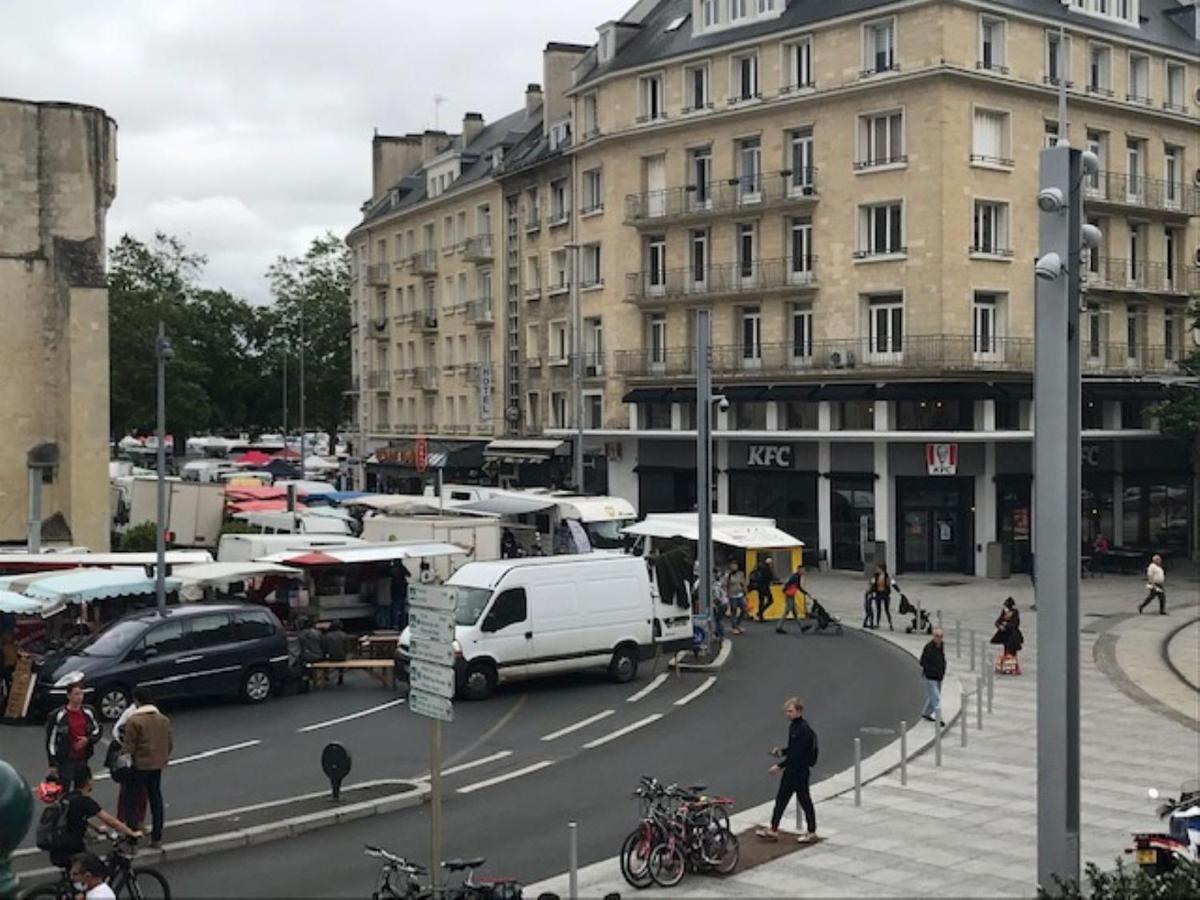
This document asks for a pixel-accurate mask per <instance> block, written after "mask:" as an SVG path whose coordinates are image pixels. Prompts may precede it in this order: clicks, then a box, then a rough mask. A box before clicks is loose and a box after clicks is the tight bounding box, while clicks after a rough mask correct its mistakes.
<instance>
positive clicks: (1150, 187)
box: [1083, 172, 1200, 219]
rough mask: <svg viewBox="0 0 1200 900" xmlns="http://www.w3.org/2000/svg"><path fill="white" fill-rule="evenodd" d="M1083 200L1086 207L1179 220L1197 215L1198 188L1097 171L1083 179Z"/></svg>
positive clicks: (1158, 179) (1157, 179) (1199, 205)
mask: <svg viewBox="0 0 1200 900" xmlns="http://www.w3.org/2000/svg"><path fill="white" fill-rule="evenodd" d="M1083 198H1084V202H1085V203H1086V204H1087V205H1088V206H1089V207H1116V208H1119V209H1128V208H1134V209H1139V210H1143V211H1151V212H1160V213H1165V214H1166V215H1168V216H1178V217H1179V218H1182V219H1185V218H1188V217H1190V216H1200V189H1197V188H1194V187H1191V186H1190V185H1187V184H1184V183H1183V182H1182V181H1163V180H1162V179H1161V178H1148V177H1143V176H1141V175H1124V174H1122V173H1120V172H1099V173H1097V174H1096V175H1095V176H1093V177H1092V178H1087V179H1085V180H1084V195H1083Z"/></svg>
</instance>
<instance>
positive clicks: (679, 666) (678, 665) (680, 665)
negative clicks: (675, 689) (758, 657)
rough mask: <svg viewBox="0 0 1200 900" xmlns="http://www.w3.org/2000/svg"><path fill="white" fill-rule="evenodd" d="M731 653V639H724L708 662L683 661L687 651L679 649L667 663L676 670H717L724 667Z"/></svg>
mask: <svg viewBox="0 0 1200 900" xmlns="http://www.w3.org/2000/svg"><path fill="white" fill-rule="evenodd" d="M732 654H733V641H731V640H724V641H722V642H721V649H720V650H719V651H717V658H716V659H714V660H713V661H712V662H710V663H689V662H684V657H686V656H688V655H689V654H688V651H686V650H681V651H679V652H678V653H676V654H675V656H674V658H673V659H672V660H671V662H670V663H669V667H670V668H673V669H675V671H677V672H719V671H721V669H723V668H724V667H725V663H727V662H729V657H730V656H731V655H732Z"/></svg>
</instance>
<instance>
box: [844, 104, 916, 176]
mask: <svg viewBox="0 0 1200 900" xmlns="http://www.w3.org/2000/svg"><path fill="white" fill-rule="evenodd" d="M905 162H908V157H907V156H905V155H904V113H903V112H902V111H901V110H892V111H891V112H883V113H873V114H871V115H869V116H859V117H858V162H856V163H855V164H854V167H855V168H856V169H867V168H871V167H873V166H887V165H894V164H897V163H905Z"/></svg>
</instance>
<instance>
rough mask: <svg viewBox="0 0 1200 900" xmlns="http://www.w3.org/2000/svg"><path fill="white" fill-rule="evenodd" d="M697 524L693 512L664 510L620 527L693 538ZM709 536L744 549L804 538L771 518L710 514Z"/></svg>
mask: <svg viewBox="0 0 1200 900" xmlns="http://www.w3.org/2000/svg"><path fill="white" fill-rule="evenodd" d="M699 528H700V523H699V517H698V516H697V515H696V513H664V514H661V515H650V516H647V517H646V518H645V519H644V520H642V521H641V522H637V523H635V524H633V525H630V526H629V527H628V528H622V529H621V531H622V532H623V533H625V534H632V535H636V536H640V537H657V538H672V537H677V538H684V539H685V540H689V541H695V540H698V539H699ZM712 539H713V541H714V542H715V543H718V544H725V545H727V546H729V547H740V548H742V549H745V550H759V549H766V548H784V547H803V546H804V542H803V541H801V540H799V539H798V538H794V537H792V536H791V535H790V534H788V533H787V532H786V531H783V530H781V529H779V528H776V527H775V520H774V519H764V518H758V517H755V516H721V515H715V516H713V517H712Z"/></svg>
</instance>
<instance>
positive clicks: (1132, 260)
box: [1125, 224, 1146, 284]
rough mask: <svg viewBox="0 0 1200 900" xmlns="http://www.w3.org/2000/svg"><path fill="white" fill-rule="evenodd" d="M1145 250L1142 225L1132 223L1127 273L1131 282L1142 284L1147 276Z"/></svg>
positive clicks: (1126, 275)
mask: <svg viewBox="0 0 1200 900" xmlns="http://www.w3.org/2000/svg"><path fill="white" fill-rule="evenodd" d="M1145 252H1146V251H1145V249H1144V244H1143V242H1142V226H1141V225H1137V224H1131V225H1130V226H1129V260H1128V267H1129V268H1128V269H1127V271H1126V273H1125V277H1126V278H1127V279H1128V280H1129V283H1130V284H1141V283H1142V282H1143V281H1144V280H1145V278H1146V266H1145V262H1146V261H1145V259H1144V258H1143V257H1144V255H1145Z"/></svg>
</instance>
